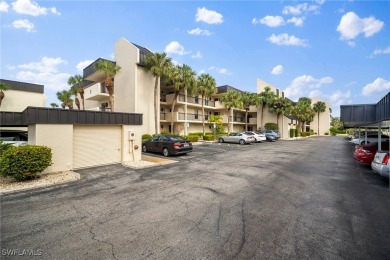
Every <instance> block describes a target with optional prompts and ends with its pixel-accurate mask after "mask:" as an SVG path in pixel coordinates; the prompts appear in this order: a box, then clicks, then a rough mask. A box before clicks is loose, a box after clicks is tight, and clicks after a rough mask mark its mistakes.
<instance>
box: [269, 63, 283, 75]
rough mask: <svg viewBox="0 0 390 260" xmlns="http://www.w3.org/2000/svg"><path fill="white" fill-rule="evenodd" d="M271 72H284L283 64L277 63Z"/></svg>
mask: <svg viewBox="0 0 390 260" xmlns="http://www.w3.org/2000/svg"><path fill="white" fill-rule="evenodd" d="M271 73H272V74H274V75H279V74H282V73H283V66H282V65H277V66H275V67H274V68H273V69H272V71H271Z"/></svg>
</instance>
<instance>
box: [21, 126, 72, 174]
mask: <svg viewBox="0 0 390 260" xmlns="http://www.w3.org/2000/svg"><path fill="white" fill-rule="evenodd" d="M28 143H29V144H33V145H45V146H47V147H49V148H51V149H52V161H53V164H52V165H51V166H49V167H48V168H47V169H46V170H45V171H44V172H43V173H50V172H58V171H68V170H70V169H72V168H73V125H51V124H37V125H29V126H28Z"/></svg>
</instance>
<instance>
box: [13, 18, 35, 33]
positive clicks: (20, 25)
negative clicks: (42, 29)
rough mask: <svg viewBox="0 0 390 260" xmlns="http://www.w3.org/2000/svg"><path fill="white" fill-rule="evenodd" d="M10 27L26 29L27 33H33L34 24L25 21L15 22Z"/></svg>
mask: <svg viewBox="0 0 390 260" xmlns="http://www.w3.org/2000/svg"><path fill="white" fill-rule="evenodd" d="M12 26H13V27H14V28H16V29H26V30H27V32H33V31H34V24H33V23H32V22H30V21H29V20H27V19H20V20H15V21H13V23H12Z"/></svg>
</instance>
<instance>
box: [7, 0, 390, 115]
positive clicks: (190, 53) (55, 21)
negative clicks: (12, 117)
mask: <svg viewBox="0 0 390 260" xmlns="http://www.w3.org/2000/svg"><path fill="white" fill-rule="evenodd" d="M389 14H390V2H389V1H323V0H318V1H32V0H14V1H4V0H0V15H1V72H0V73H1V75H0V77H1V78H3V79H9V80H16V81H22V82H30V83H39V84H43V85H44V86H45V94H46V95H47V97H48V101H47V105H48V106H49V104H50V103H52V102H56V103H58V104H59V103H60V102H59V101H58V100H57V98H56V95H55V93H56V92H57V91H60V90H63V89H68V88H69V86H68V85H67V79H68V78H69V76H72V75H75V74H81V75H82V69H83V68H85V67H86V66H87V65H89V64H90V63H91V62H92V61H94V60H96V59H97V58H99V57H102V58H107V59H111V60H114V56H113V54H114V44H115V42H116V41H117V40H118V39H119V38H120V37H124V38H126V39H128V40H129V41H130V42H133V43H136V44H139V45H141V46H144V47H147V48H149V49H150V50H152V51H159V52H161V51H165V52H167V53H168V54H169V56H170V57H172V59H173V60H174V61H175V62H176V63H178V64H187V65H189V66H190V67H192V68H193V69H194V70H195V71H196V72H197V73H198V74H201V73H209V74H211V75H212V76H213V77H214V78H215V79H216V81H217V85H218V86H220V85H226V84H227V85H231V86H234V87H236V88H238V89H241V90H246V91H252V92H256V79H257V78H259V79H262V80H264V81H266V82H268V83H270V84H272V85H273V86H275V87H278V88H280V89H282V90H284V91H285V94H286V96H287V97H288V98H290V99H292V100H294V101H295V100H297V99H298V98H299V97H316V98H321V99H323V100H325V101H327V102H329V103H331V104H332V108H333V115H334V116H339V106H340V104H364V103H376V102H378V101H379V100H380V99H381V98H382V97H383V96H384V95H385V94H387V93H388V92H389V91H390V29H389V25H390V15H389Z"/></svg>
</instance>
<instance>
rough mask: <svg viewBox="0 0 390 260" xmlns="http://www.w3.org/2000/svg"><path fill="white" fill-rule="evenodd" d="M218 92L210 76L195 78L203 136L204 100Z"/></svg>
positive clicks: (204, 75) (203, 75) (202, 75)
mask: <svg viewBox="0 0 390 260" xmlns="http://www.w3.org/2000/svg"><path fill="white" fill-rule="evenodd" d="M217 91H218V89H217V83H216V82H215V79H214V78H213V77H212V76H211V75H210V74H201V75H200V76H199V77H198V78H197V84H196V90H195V92H196V93H199V94H200V95H201V96H202V124H203V135H205V130H204V128H205V116H204V100H205V98H209V97H210V96H211V95H213V94H216V93H217Z"/></svg>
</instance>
